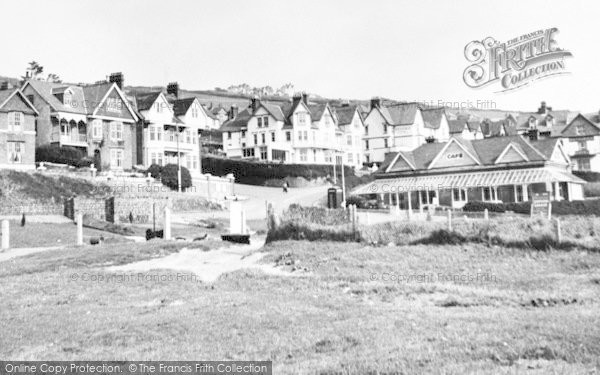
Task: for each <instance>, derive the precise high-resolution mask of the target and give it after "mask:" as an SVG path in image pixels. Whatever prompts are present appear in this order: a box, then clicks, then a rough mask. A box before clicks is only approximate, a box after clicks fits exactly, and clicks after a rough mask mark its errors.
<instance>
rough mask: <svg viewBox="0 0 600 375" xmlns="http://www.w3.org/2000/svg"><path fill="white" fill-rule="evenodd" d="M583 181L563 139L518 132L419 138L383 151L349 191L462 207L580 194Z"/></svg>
mask: <svg viewBox="0 0 600 375" xmlns="http://www.w3.org/2000/svg"><path fill="white" fill-rule="evenodd" d="M583 184H585V181H583V180H581V179H579V178H578V177H576V176H574V175H572V174H571V165H570V160H569V157H568V155H567V153H566V152H565V150H564V148H563V146H562V142H560V140H558V139H545V140H541V141H537V142H530V141H529V140H527V139H526V138H524V137H521V136H518V135H516V136H505V137H498V138H486V139H481V140H473V141H467V140H464V139H461V138H451V139H450V141H448V142H445V143H428V144H424V145H422V146H420V147H418V148H417V149H415V150H413V151H399V152H397V153H393V154H390V155H388V157H387V158H386V160H385V162H384V163H383V165H382V166H381V168H380V170H379V171H378V172H377V173H376V180H375V181H373V182H372V183H370V184H368V185H366V186H363V187H360V188H358V189H356V190H355V191H354V192H353V194H366V195H372V194H374V193H376V194H377V197H378V199H379V200H381V201H383V202H385V203H386V204H388V205H390V206H396V207H398V208H399V209H403V210H409V211H410V210H412V209H417V208H422V207H430V206H446V207H452V208H461V207H462V206H464V205H465V204H466V203H467V202H469V201H484V202H494V203H497V202H523V201H528V200H530V199H531V198H532V197H533V196H534V194H539V193H549V196H550V198H551V199H552V200H570V201H571V200H581V199H583V198H584V197H583Z"/></svg>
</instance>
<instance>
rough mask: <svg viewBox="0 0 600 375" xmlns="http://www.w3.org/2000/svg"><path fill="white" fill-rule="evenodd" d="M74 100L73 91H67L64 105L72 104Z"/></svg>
mask: <svg viewBox="0 0 600 375" xmlns="http://www.w3.org/2000/svg"><path fill="white" fill-rule="evenodd" d="M72 100H73V93H72V92H71V90H66V91H65V93H64V94H63V104H71V101H72Z"/></svg>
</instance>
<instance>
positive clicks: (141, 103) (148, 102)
mask: <svg viewBox="0 0 600 375" xmlns="http://www.w3.org/2000/svg"><path fill="white" fill-rule="evenodd" d="M161 93H162V91H155V92H150V93H146V94H138V95H136V96H135V98H136V103H137V109H138V111H147V110H148V109H150V108H151V107H152V105H154V102H156V99H157V98H158V97H159V96H160V94H161Z"/></svg>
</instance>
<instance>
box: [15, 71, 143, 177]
mask: <svg viewBox="0 0 600 375" xmlns="http://www.w3.org/2000/svg"><path fill="white" fill-rule="evenodd" d="M21 90H22V91H23V93H24V94H25V95H26V97H27V98H28V100H29V101H30V102H31V103H32V104H33V105H34V106H35V108H36V109H37V111H38V112H39V116H38V119H37V136H36V145H46V144H52V145H56V146H58V147H62V146H70V147H75V148H78V149H80V150H82V151H83V152H85V154H86V155H87V156H88V157H90V158H93V159H94V164H95V166H96V168H98V169H99V170H100V169H115V170H123V169H131V168H132V166H133V165H134V164H135V163H136V160H135V149H136V145H135V140H136V139H135V124H136V122H137V121H138V117H137V115H136V113H135V111H134V110H133V108H131V105H130V103H129V102H128V101H127V99H126V98H125V95H124V94H123V92H122V91H121V89H120V88H119V86H118V85H117V84H116V83H115V82H100V83H97V84H93V85H86V86H79V85H70V84H65V83H52V82H45V81H36V80H28V81H26V82H25V84H24V85H23V87H22V89H21Z"/></svg>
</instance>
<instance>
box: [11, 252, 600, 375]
mask: <svg viewBox="0 0 600 375" xmlns="http://www.w3.org/2000/svg"><path fill="white" fill-rule="evenodd" d="M216 245H217V244H210V243H207V244H206V245H204V246H202V247H199V248H198V251H206V250H208V249H209V248H211V247H214V246H216ZM183 246H185V244H182V243H172V244H165V243H161V242H151V243H150V244H149V245H140V244H131V245H130V244H128V245H118V244H117V245H113V246H102V247H94V248H91V247H86V248H84V249H64V250H55V251H51V252H46V253H38V254H34V255H30V256H28V257H23V258H18V259H13V260H11V261H7V262H0V284H1V285H2V288H0V300H1V301H2V309H0V322H2V325H1V326H0V327H1V331H0V357H1V358H10V359H14V360H18V359H56V360H58V359H65V360H66V359H89V360H92V359H96V360H97V359H122V360H126V359H138V360H145V359H161V360H167V359H172V360H175V359H187V360H192V359H198V360H200V359H202V360H210V359H214V360H217V359H218V360H242V359H252V360H259V359H260V360H264V359H267V360H272V361H273V366H274V373H277V374H281V373H284V374H287V373H315V372H316V373H351V374H363V373H367V372H376V371H380V372H389V371H399V372H404V373H431V372H445V373H463V372H478V373H497V372H502V373H515V372H517V371H527V373H536V374H546V373H552V372H554V373H586V371H590V370H591V369H593V368H599V367H600V360H599V358H600V314H599V313H598V311H599V310H598V309H599V307H600V254H598V253H592V252H583V251H571V252H565V251H548V252H538V251H527V250H514V249H506V248H499V247H487V246H484V245H477V244H469V245H458V246H425V245H419V246H411V247H392V246H385V247H370V246H365V245H362V244H355V243H352V244H348V243H327V242H325V243H309V242H300V241H298V242H297V241H287V242H274V243H271V244H269V245H267V246H266V247H265V248H264V249H263V251H266V252H268V254H267V255H266V257H265V258H263V261H264V262H265V263H270V264H273V263H275V264H278V265H280V268H281V269H282V270H284V271H288V272H289V276H270V275H265V274H263V273H261V271H259V270H240V271H236V272H233V273H229V274H225V275H222V276H221V277H220V278H219V279H218V280H217V281H216V282H215V283H213V284H204V283H201V282H198V281H196V280H194V278H193V277H191V276H190V275H178V274H176V273H173V272H172V271H168V270H162V271H160V270H157V271H156V272H150V273H148V274H146V275H144V276H143V278H142V279H139V276H138V277H134V276H132V275H126V274H112V273H107V272H106V271H105V269H104V267H106V266H108V265H117V264H125V263H129V262H133V261H135V260H141V259H149V258H156V257H159V256H165V255H167V254H170V253H172V252H175V251H178V250H179V249H180V248H181V247H183ZM74 274H75V275H77V276H76V279H75V278H74V276H73V275H74ZM86 275H87V276H86ZM161 275H162V276H163V277H166V276H170V277H171V278H172V279H171V280H163V281H160V280H157V277H158V276H161ZM82 278H85V279H86V280H82ZM93 278H96V279H100V281H98V280H96V281H93V280H91V279H93Z"/></svg>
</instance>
